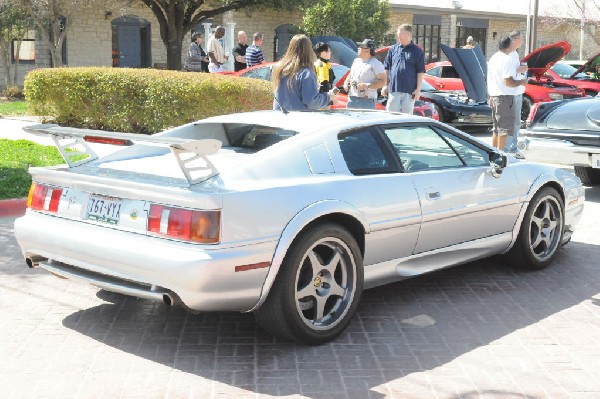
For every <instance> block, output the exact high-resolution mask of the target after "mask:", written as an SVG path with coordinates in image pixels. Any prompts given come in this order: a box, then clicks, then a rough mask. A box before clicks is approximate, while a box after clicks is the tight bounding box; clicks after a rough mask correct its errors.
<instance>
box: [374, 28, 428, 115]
mask: <svg viewBox="0 0 600 399" xmlns="http://www.w3.org/2000/svg"><path fill="white" fill-rule="evenodd" d="M396 41H397V43H396V44H394V45H393V46H392V47H390V50H389V51H388V55H387V57H386V58H385V62H384V63H383V67H384V68H385V70H386V71H387V76H386V80H387V82H388V84H387V85H386V86H384V88H383V89H382V90H381V95H383V96H385V95H387V96H388V101H387V106H386V109H387V110H388V111H395V112H399V111H402V113H405V114H410V115H412V113H413V108H414V106H415V100H418V99H419V96H420V95H421V84H422V83H423V75H424V74H425V53H424V52H423V50H422V49H421V48H420V47H418V46H417V45H416V44H414V43H413V41H412V26H411V25H409V24H402V25H400V26H399V27H398V31H397V32H396Z"/></svg>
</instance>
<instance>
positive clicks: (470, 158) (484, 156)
mask: <svg viewBox="0 0 600 399" xmlns="http://www.w3.org/2000/svg"><path fill="white" fill-rule="evenodd" d="M439 133H440V134H441V135H442V137H444V138H445V139H446V140H447V141H448V142H449V143H450V145H451V146H452V147H453V148H454V150H455V151H456V152H457V153H458V156H459V157H460V158H461V159H462V160H463V162H464V163H465V164H467V166H489V165H490V161H489V158H490V156H489V154H488V152H487V151H486V150H484V149H483V148H479V147H477V146H476V145H474V144H471V143H469V142H468V141H466V140H463V139H462V138H460V137H457V136H455V135H453V134H451V133H448V132H446V131H443V130H439Z"/></svg>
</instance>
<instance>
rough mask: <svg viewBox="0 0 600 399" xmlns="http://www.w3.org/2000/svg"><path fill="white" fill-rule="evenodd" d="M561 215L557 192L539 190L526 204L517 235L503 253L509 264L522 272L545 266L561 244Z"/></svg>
mask: <svg viewBox="0 0 600 399" xmlns="http://www.w3.org/2000/svg"><path fill="white" fill-rule="evenodd" d="M564 212H565V211H564V204H563V200H562V197H561V196H560V194H559V193H558V191H556V189H554V188H551V187H545V188H543V189H541V190H540V191H539V192H538V193H537V194H536V195H535V196H534V197H533V198H532V200H531V202H530V203H529V207H528V208H527V211H526V212H525V216H524V217H523V223H521V228H520V230H519V235H518V237H517V239H516V241H515V244H514V246H513V247H512V248H511V249H510V251H509V252H508V253H507V257H508V258H509V260H510V262H511V263H512V264H513V265H514V266H517V267H522V268H525V269H543V268H544V267H546V266H548V265H549V264H550V263H551V262H552V260H553V259H554V256H555V255H556V253H557V252H558V249H559V248H560V246H561V244H562V236H563V229H564V225H565V220H564Z"/></svg>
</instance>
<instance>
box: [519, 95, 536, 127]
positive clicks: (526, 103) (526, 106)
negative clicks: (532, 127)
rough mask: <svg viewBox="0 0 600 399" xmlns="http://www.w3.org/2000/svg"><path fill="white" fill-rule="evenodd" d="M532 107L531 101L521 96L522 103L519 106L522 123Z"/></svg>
mask: <svg viewBox="0 0 600 399" xmlns="http://www.w3.org/2000/svg"><path fill="white" fill-rule="evenodd" d="M532 107H533V100H532V99H531V98H529V97H528V96H526V95H523V102H522V104H521V121H522V122H524V121H526V120H527V118H528V117H529V112H531V108H532Z"/></svg>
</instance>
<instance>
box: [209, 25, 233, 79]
mask: <svg viewBox="0 0 600 399" xmlns="http://www.w3.org/2000/svg"><path fill="white" fill-rule="evenodd" d="M223 36H225V28H223V27H222V26H217V29H215V33H214V34H213V35H212V36H211V37H210V38H209V39H208V46H207V49H208V56H209V57H210V63H209V64H208V70H209V71H210V72H212V73H214V72H223V71H224V69H223V64H224V63H225V62H226V61H227V59H228V58H229V57H227V56H226V55H225V52H224V51H223V46H221V41H220V40H219V39H220V38H222V37H223Z"/></svg>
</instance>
